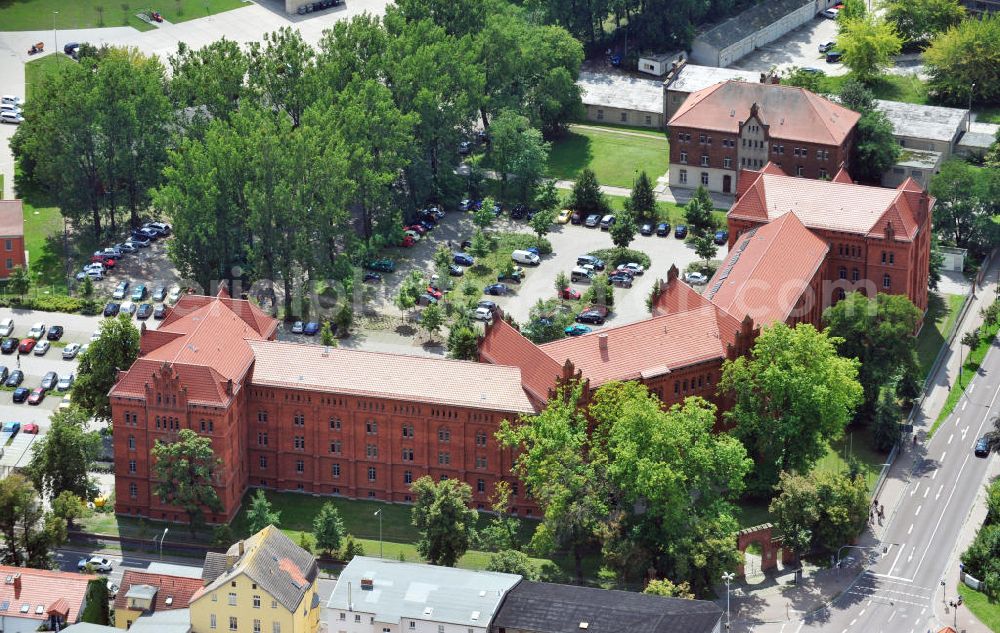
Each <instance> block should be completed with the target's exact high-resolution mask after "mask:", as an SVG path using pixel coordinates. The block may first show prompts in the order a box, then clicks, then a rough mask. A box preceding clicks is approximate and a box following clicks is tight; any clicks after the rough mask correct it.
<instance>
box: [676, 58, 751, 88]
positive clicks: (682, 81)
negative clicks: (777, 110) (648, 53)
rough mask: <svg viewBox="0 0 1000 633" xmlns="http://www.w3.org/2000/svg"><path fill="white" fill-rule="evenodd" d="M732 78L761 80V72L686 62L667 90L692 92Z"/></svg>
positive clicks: (748, 80)
mask: <svg viewBox="0 0 1000 633" xmlns="http://www.w3.org/2000/svg"><path fill="white" fill-rule="evenodd" d="M731 79H732V80H742V81H747V82H753V81H760V73H759V72H755V71H753V70H739V69H738V68H719V67H718V66H699V65H698V64H692V63H685V64H683V65H682V66H681V67H680V68H678V69H677V72H676V73H674V74H673V75H671V76H670V78H669V79H667V81H666V82H665V83H666V87H667V90H675V91H677V92H688V93H690V92H695V91H697V90H702V89H704V88H708V87H709V86H714V85H715V84H717V83H719V82H720V81H729V80H731Z"/></svg>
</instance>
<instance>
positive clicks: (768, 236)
mask: <svg viewBox="0 0 1000 633" xmlns="http://www.w3.org/2000/svg"><path fill="white" fill-rule="evenodd" d="M828 250H829V246H828V245H827V243H826V242H825V241H823V240H821V239H820V238H818V237H817V236H816V235H815V234H813V232H812V231H810V230H809V229H807V228H806V227H805V226H804V225H803V224H802V222H801V221H800V220H799V218H798V217H797V216H796V215H795V214H794V213H786V214H785V215H783V216H781V217H779V218H778V219H777V220H775V221H774V222H771V223H769V224H765V225H763V226H760V227H757V228H755V229H751V230H750V231H748V232H746V233H744V234H743V235H741V236H740V237H739V239H738V240H737V242H736V243H735V244H734V245H733V248H732V250H730V252H729V256H728V258H727V259H726V261H725V262H724V263H723V266H722V267H721V268H719V270H717V271H716V273H715V276H713V277H712V279H711V281H709V282H708V289H707V290H706V291H705V296H706V297H707V298H708V299H710V300H711V301H712V303H714V304H715V305H717V306H718V307H720V308H722V309H723V310H725V311H726V312H728V313H729V314H732V315H734V316H740V317H742V316H744V315H750V318H751V319H753V321H754V323H755V324H756V325H764V326H766V325H771V324H772V323H776V322H785V321H786V320H787V319H788V317H789V316H790V315H791V312H792V310H793V309H794V308H795V306H796V303H797V302H798V300H799V298H800V297H801V296H802V293H803V292H804V291H805V290H806V288H807V287H808V286H809V283H810V281H812V279H813V277H814V276H815V275H816V271H818V270H819V268H820V266H822V265H823V262H824V261H825V259H826V253H827V251H828Z"/></svg>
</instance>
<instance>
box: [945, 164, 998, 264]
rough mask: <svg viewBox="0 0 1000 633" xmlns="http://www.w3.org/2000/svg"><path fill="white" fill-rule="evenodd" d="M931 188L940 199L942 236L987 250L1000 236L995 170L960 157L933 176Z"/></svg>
mask: <svg viewBox="0 0 1000 633" xmlns="http://www.w3.org/2000/svg"><path fill="white" fill-rule="evenodd" d="M929 189H930V193H931V195H933V196H934V197H935V198H937V200H938V202H937V205H936V206H935V207H934V229H935V232H936V233H937V234H938V235H940V236H941V238H942V239H944V240H946V241H947V242H949V243H951V244H954V245H955V246H958V247H960V248H968V249H970V250H972V251H974V252H976V253H985V252H987V251H988V250H989V248H991V245H992V244H995V243H996V240H997V239H998V238H1000V224H998V223H997V222H995V221H994V220H993V216H994V215H996V214H997V212H998V211H997V208H998V207H997V202H996V196H997V194H998V192H1000V176H998V173H997V172H996V171H995V170H990V169H982V168H979V167H976V166H974V165H970V164H969V163H967V162H966V161H963V160H959V159H953V160H948V161H945V162H944V164H942V165H941V171H940V172H938V173H937V174H935V175H934V176H933V177H932V178H931V183H930V187H929Z"/></svg>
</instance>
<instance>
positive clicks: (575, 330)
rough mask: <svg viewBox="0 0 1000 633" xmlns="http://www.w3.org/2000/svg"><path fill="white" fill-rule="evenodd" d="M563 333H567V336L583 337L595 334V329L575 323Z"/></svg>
mask: <svg viewBox="0 0 1000 633" xmlns="http://www.w3.org/2000/svg"><path fill="white" fill-rule="evenodd" d="M563 331H564V332H565V333H566V336H582V335H584V334H589V333H590V332H593V331H594V329H593V328H592V327H590V326H589V325H583V324H582V323H574V324H573V325H569V326H567V327H566V329H565V330H563Z"/></svg>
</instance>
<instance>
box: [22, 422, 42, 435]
mask: <svg viewBox="0 0 1000 633" xmlns="http://www.w3.org/2000/svg"><path fill="white" fill-rule="evenodd" d="M21 432H22V433H30V434H31V435H38V425H37V424H35V423H34V422H28V423H27V424H25V425H24V426H22V427H21Z"/></svg>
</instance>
